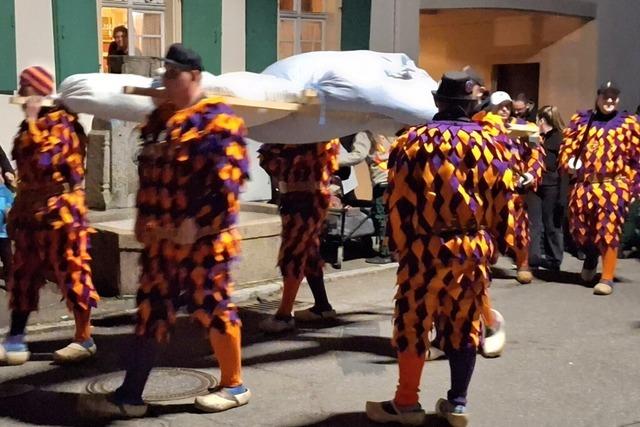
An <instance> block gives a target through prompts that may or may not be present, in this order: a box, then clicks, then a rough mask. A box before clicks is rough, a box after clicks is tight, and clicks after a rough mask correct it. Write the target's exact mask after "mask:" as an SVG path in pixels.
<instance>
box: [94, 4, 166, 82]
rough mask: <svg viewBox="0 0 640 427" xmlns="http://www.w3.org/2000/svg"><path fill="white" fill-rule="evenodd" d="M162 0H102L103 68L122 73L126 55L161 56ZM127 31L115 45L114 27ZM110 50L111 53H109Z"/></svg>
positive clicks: (163, 39)
mask: <svg viewBox="0 0 640 427" xmlns="http://www.w3.org/2000/svg"><path fill="white" fill-rule="evenodd" d="M164 11H165V0H102V2H101V8H100V18H101V28H100V36H101V39H102V45H101V46H102V70H103V71H106V72H116V73H119V72H122V67H123V63H124V62H125V60H126V58H125V57H128V56H142V57H160V56H162V54H163V52H164V48H165V46H164V45H165V29H164ZM118 27H120V28H124V29H125V30H126V32H127V37H126V42H124V43H123V42H121V41H120V42H119V43H120V44H116V40H115V38H114V35H116V34H118V33H120V31H116V34H114V30H116V29H117V28H118ZM110 52H111V54H110Z"/></svg>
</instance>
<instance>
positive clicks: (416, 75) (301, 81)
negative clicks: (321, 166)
mask: <svg viewBox="0 0 640 427" xmlns="http://www.w3.org/2000/svg"><path fill="white" fill-rule="evenodd" d="M263 74H267V75H271V76H275V77H280V78H283V79H287V80H290V81H292V82H293V83H296V84H297V85H299V86H301V87H303V88H312V89H315V90H317V91H318V93H319V94H320V97H321V101H322V102H324V103H325V106H326V110H328V111H331V110H333V111H351V112H357V113H376V114H381V115H383V116H386V117H389V118H392V119H394V120H396V121H398V122H401V123H407V124H417V123H423V122H426V121H427V120H430V119H431V118H432V117H433V115H434V114H435V113H436V111H437V110H436V106H435V102H434V100H433V96H432V95H431V91H432V90H435V89H437V86H438V85H437V83H436V82H435V80H433V79H432V78H431V77H430V76H429V75H428V74H427V72H426V71H424V70H422V69H420V68H418V67H417V66H416V64H415V63H414V62H413V61H412V60H411V58H409V57H408V56H407V55H405V54H403V53H380V52H373V51H368V50H358V51H345V52H331V51H325V52H309V53H304V54H301V55H295V56H292V57H289V58H286V59H283V60H281V61H278V62H276V63H274V64H272V65H270V66H269V67H267V69H266V70H264V71H263ZM327 124H328V125H330V123H327Z"/></svg>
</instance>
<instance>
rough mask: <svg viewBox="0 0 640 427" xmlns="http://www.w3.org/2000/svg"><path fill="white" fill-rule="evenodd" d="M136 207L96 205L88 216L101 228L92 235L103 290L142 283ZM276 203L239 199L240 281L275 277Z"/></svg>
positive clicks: (115, 291)
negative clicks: (135, 227) (96, 208)
mask: <svg viewBox="0 0 640 427" xmlns="http://www.w3.org/2000/svg"><path fill="white" fill-rule="evenodd" d="M134 218H135V210H134V209H113V210H107V211H92V212H91V214H90V216H89V219H90V221H91V225H92V227H93V228H95V229H96V231H97V233H96V234H94V235H93V236H92V239H91V256H92V258H93V262H92V269H93V280H94V283H95V285H96V288H97V289H98V292H99V293H100V295H103V296H118V295H133V294H135V292H136V290H137V288H138V275H139V267H138V257H139V256H140V253H141V251H142V246H141V245H140V243H139V242H138V241H137V240H136V238H135V236H134V232H133V227H134ZM280 227H281V223H280V216H279V215H278V210H277V207H276V206H274V205H269V204H266V203H258V202H245V203H242V204H241V208H240V218H239V224H238V230H239V231H240V234H241V235H242V246H241V248H242V256H241V259H240V262H239V263H237V264H236V265H235V266H234V268H233V273H234V278H235V280H236V287H238V288H241V287H246V286H251V285H252V284H255V283H259V282H264V281H269V280H275V279H278V278H279V277H280V273H279V271H278V269H277V268H276V262H277V257H278V247H279V245H280Z"/></svg>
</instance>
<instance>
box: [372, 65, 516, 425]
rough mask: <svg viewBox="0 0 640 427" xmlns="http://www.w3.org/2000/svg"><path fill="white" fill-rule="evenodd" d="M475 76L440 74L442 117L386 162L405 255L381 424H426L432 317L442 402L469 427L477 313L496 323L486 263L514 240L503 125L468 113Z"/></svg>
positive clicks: (395, 244)
mask: <svg viewBox="0 0 640 427" xmlns="http://www.w3.org/2000/svg"><path fill="white" fill-rule="evenodd" d="M473 86H474V82H473V81H472V79H471V77H470V76H468V75H467V74H466V73H464V72H449V73H446V74H445V75H444V76H443V77H442V81H441V82H440V85H439V87H438V90H437V91H436V92H435V93H434V98H435V100H436V104H437V106H438V110H439V112H438V114H436V116H435V117H434V121H433V122H432V123H430V124H427V125H424V126H419V127H416V128H412V129H410V130H409V131H408V133H406V134H405V135H403V136H402V137H400V138H399V139H398V140H397V141H396V143H395V144H394V146H393V148H392V150H391V155H390V159H389V190H388V194H387V206H388V210H389V228H390V243H391V246H392V248H393V249H395V250H396V251H397V254H398V258H399V267H398V278H397V284H398V285H397V286H398V288H397V293H396V297H395V299H396V304H395V314H394V332H393V344H394V347H395V348H396V350H397V352H398V365H399V382H398V387H397V391H396V394H395V397H394V399H393V400H390V401H386V402H367V408H366V410H367V416H368V417H369V418H370V419H371V420H373V421H376V422H398V423H400V424H403V425H422V424H423V423H424V421H425V412H424V411H423V410H422V408H421V406H420V404H419V402H418V391H419V385H420V378H421V375H422V368H423V366H424V363H425V354H426V352H427V351H428V348H429V332H430V330H431V326H432V324H433V323H434V322H435V324H436V328H437V329H438V332H439V333H438V336H439V337H440V341H441V342H440V343H439V345H440V347H441V348H442V349H444V351H445V352H446V354H447V356H448V358H449V366H450V369H451V389H450V390H449V392H448V395H447V398H446V399H440V400H439V401H438V403H437V405H436V412H437V414H438V415H439V416H441V417H443V418H446V420H447V421H448V422H449V423H450V424H451V425H453V426H455V427H464V426H466V425H467V424H468V414H467V410H466V405H467V399H466V396H467V389H468V386H469V383H470V381H471V376H472V374H473V370H474V366H475V360H476V349H477V347H478V345H479V341H480V318H481V316H482V317H484V318H485V319H488V320H489V321H488V323H491V310H490V301H489V294H488V286H489V283H490V271H489V267H490V264H491V263H493V262H495V261H496V260H497V258H498V255H499V249H502V250H504V249H505V248H506V246H507V245H508V244H512V240H513V230H512V227H513V224H512V220H510V208H509V204H510V203H511V202H510V199H511V195H512V193H513V191H514V188H513V182H514V178H513V171H512V170H511V164H510V159H509V153H508V151H507V150H506V149H505V142H504V141H498V140H497V139H500V138H503V137H504V135H502V132H501V129H497V130H496V133H497V134H499V135H502V136H499V137H497V138H495V137H493V136H492V135H491V133H490V132H489V131H488V127H489V125H487V124H482V123H476V122H473V121H471V120H470V119H469V117H470V115H471V113H472V112H473V109H474V108H475V107H476V104H477V98H476V97H474V95H473Z"/></svg>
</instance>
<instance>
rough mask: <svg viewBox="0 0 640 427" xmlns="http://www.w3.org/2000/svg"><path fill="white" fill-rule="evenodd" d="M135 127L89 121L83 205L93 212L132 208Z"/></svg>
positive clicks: (136, 125) (125, 124)
mask: <svg viewBox="0 0 640 427" xmlns="http://www.w3.org/2000/svg"><path fill="white" fill-rule="evenodd" d="M138 126H139V124H138V123H134V122H123V121H120V120H111V121H104V120H100V119H94V120H93V126H92V131H91V132H90V133H89V146H88V148H87V179H86V188H87V203H88V205H89V208H91V209H97V210H106V209H117V208H129V207H132V206H134V205H135V194H136V191H137V187H138V175H137V169H136V168H137V165H136V158H137V151H138V147H139V145H140V144H139V139H140V133H139V130H138Z"/></svg>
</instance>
